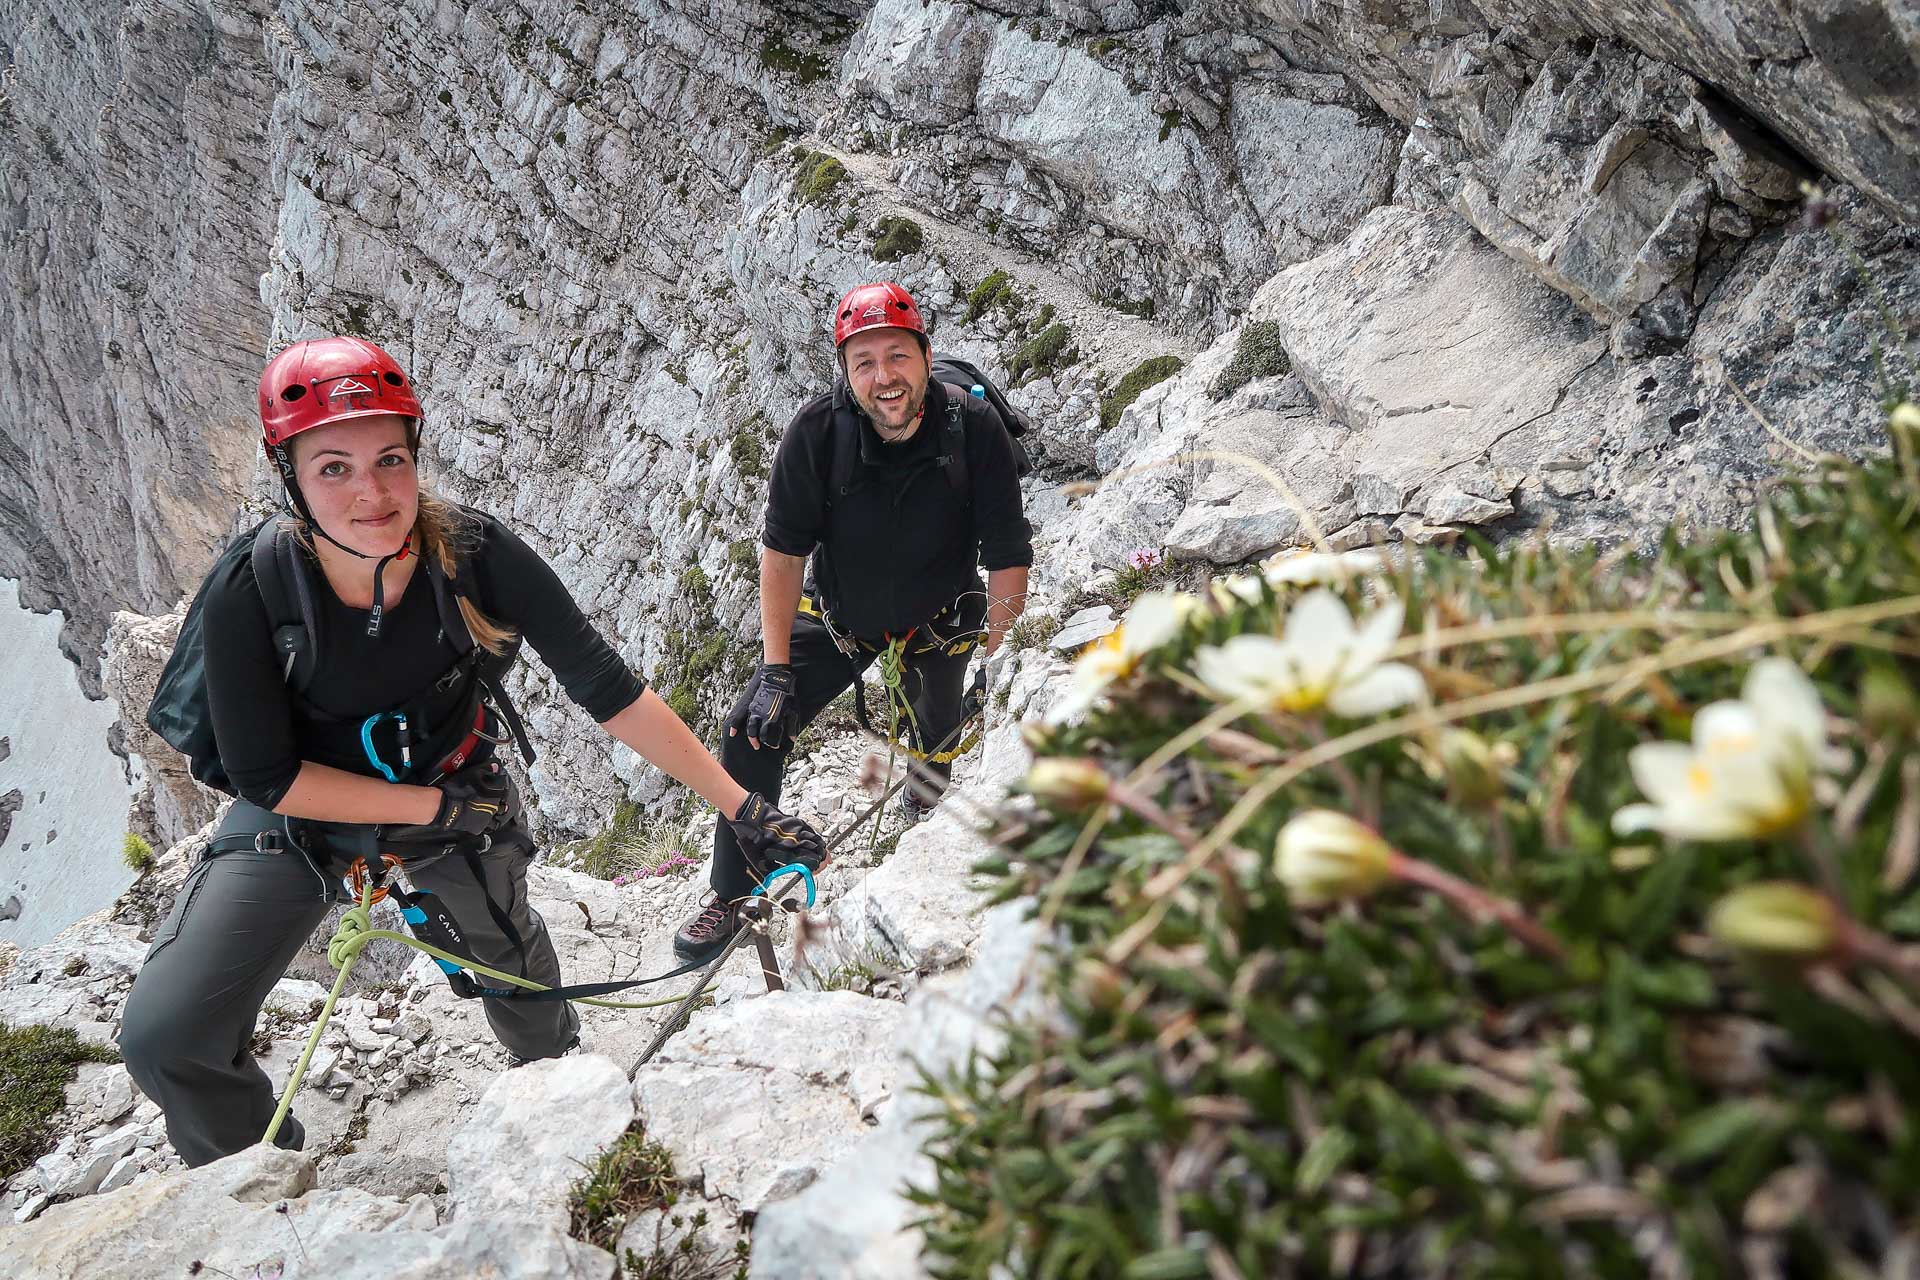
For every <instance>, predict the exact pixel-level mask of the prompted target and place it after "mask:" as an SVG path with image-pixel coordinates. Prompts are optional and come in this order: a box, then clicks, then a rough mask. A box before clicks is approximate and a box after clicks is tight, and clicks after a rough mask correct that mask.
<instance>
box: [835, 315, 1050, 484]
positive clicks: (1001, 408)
mask: <svg viewBox="0 0 1920 1280" xmlns="http://www.w3.org/2000/svg"><path fill="white" fill-rule="evenodd" d="M927 380H928V381H929V382H938V383H942V384H943V385H944V386H945V387H946V392H947V421H946V425H945V427H944V429H943V430H944V435H945V439H944V440H943V441H942V443H941V452H940V466H941V468H942V469H943V470H945V471H946V473H947V483H949V484H950V485H952V486H953V491H954V492H955V493H957V494H959V495H960V497H961V499H962V500H963V501H971V499H972V496H973V495H972V490H971V488H970V486H969V483H968V482H969V480H970V477H969V475H968V472H967V430H966V422H965V418H964V412H963V410H962V408H961V403H960V402H961V399H962V398H963V397H964V396H967V395H969V394H971V395H972V396H974V397H975V398H976V399H978V400H980V401H982V402H983V403H985V404H986V406H987V407H988V408H990V409H992V410H993V413H994V416H995V417H996V418H998V419H999V421H1000V425H1001V427H1002V428H1004V429H1005V431H1006V433H1007V443H1008V444H1010V445H1012V446H1013V474H1014V478H1015V479H1019V478H1020V477H1022V476H1025V475H1027V474H1028V473H1029V472H1031V471H1032V470H1033V459H1032V458H1030V457H1029V456H1028V455H1027V448H1026V446H1025V445H1023V444H1021V443H1020V437H1021V436H1024V435H1026V434H1027V432H1029V431H1031V430H1033V419H1032V418H1030V417H1028V416H1027V415H1026V414H1024V413H1022V412H1021V411H1020V410H1018V409H1016V408H1014V407H1013V405H1012V403H1011V402H1010V401H1008V399H1007V394H1006V392H1004V391H1002V390H1001V389H1000V388H999V387H998V386H996V385H995V384H994V381H993V379H991V378H989V377H987V375H986V374H985V373H983V372H981V370H980V366H978V365H976V364H974V363H973V362H972V361H971V360H963V359H961V358H960V357H959V356H948V355H941V354H939V353H938V352H935V353H934V355H933V371H932V372H931V373H930V374H929V375H928V378H927ZM833 408H834V416H835V418H836V419H837V418H838V417H839V414H840V413H841V411H843V410H845V411H847V412H853V413H857V412H858V410H857V408H856V407H855V406H854V404H853V395H852V393H851V392H850V391H849V390H848V388H847V384H846V381H845V380H844V379H842V380H839V381H836V382H835V384H834V388H833ZM834 435H835V441H834V451H833V463H832V469H831V471H830V473H829V475H828V477H827V505H828V506H829V507H831V506H832V505H833V503H834V502H835V500H837V499H839V498H844V497H846V496H847V491H848V490H849V489H851V488H852V487H853V471H854V467H855V466H856V465H857V464H858V462H859V457H860V453H859V450H858V449H857V448H842V447H841V446H842V445H843V444H845V443H846V442H845V441H843V440H841V439H839V438H838V437H839V435H840V433H839V432H838V431H836V432H835V433H834Z"/></svg>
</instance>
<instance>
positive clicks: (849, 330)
mask: <svg viewBox="0 0 1920 1280" xmlns="http://www.w3.org/2000/svg"><path fill="white" fill-rule="evenodd" d="M833 341H834V346H835V348H836V350H837V353H838V357H839V363H840V372H841V375H842V376H841V378H839V379H836V381H835V385H834V388H833V390H832V391H831V392H829V393H827V394H824V395H820V396H816V397H815V398H814V399H812V400H810V401H808V402H807V403H806V404H804V405H802V406H801V407H800V410H799V412H798V413H796V414H795V415H794V416H793V420H792V421H791V422H789V423H788V424H787V429H786V434H785V436H784V437H782V439H781V441H780V448H779V449H778V451H777V452H776V453H775V454H774V459H773V474H772V477H771V478H770V479H769V481H768V484H767V515H766V527H765V531H764V532H763V533H762V535H761V543H762V547H761V551H760V644H761V662H760V666H759V669H758V670H757V671H756V672H755V673H754V676H753V679H752V680H751V681H750V682H749V683H748V685H747V688H746V691H745V692H744V693H743V694H742V695H741V697H740V700H739V701H738V702H737V703H735V704H734V708H733V712H732V714H731V715H729V716H728V717H727V732H726V737H725V739H724V740H723V741H722V743H721V748H720V763H721V764H722V765H723V766H724V767H725V768H726V770H727V772H728V773H729V774H731V775H732V776H733V778H734V779H735V780H737V781H738V782H739V783H740V784H741V785H742V786H743V787H746V788H748V789H749V790H752V791H756V792H758V793H759V794H760V795H763V796H765V797H766V798H767V801H768V802H769V803H778V802H779V799H780V782H781V774H782V772H783V771H784V769H785V766H786V759H787V754H788V752H790V751H791V750H792V746H793V735H794V734H795V733H797V732H799V730H800V729H801V728H802V727H803V726H804V725H806V724H807V723H808V722H809V721H811V720H812V719H813V718H814V717H815V716H816V715H818V714H819V713H820V711H821V710H822V708H824V707H825V706H826V705H827V704H828V703H829V702H831V701H832V700H833V699H834V698H836V697H838V696H839V695H840V693H841V692H842V691H844V690H845V689H846V688H847V687H848V686H849V685H852V684H853V683H854V682H855V681H856V680H858V679H859V678H860V675H861V673H862V672H863V671H864V670H865V669H866V668H867V667H868V666H869V665H870V664H872V663H873V662H874V660H875V659H876V658H882V656H883V655H885V659H884V663H885V668H886V670H887V671H888V672H890V673H892V672H896V671H897V673H898V681H897V685H898V687H897V688H895V687H892V686H893V683H894V682H893V681H891V680H890V681H889V688H888V692H887V696H888V698H889V700H890V707H891V708H892V709H893V710H894V711H895V712H896V713H897V715H898V719H899V721H900V722H901V727H902V731H903V733H904V734H905V735H906V739H907V742H908V745H909V747H910V749H914V750H916V751H917V753H918V754H919V755H921V756H925V757H928V758H926V759H924V760H923V761H922V762H921V763H922V764H923V765H924V769H925V772H924V773H923V774H920V776H919V777H916V779H915V780H914V781H913V782H910V783H909V784H908V786H907V787H906V788H905V789H904V790H903V792H902V794H901V808H902V811H903V812H904V813H905V814H906V816H907V817H908V818H909V819H910V820H912V821H916V822H917V821H919V819H920V818H922V817H924V816H925V815H926V813H927V812H928V811H930V810H931V809H932V808H933V806H934V805H936V804H938V803H939V796H940V793H941V792H942V791H943V790H944V789H945V785H946V779H947V777H948V775H949V773H950V772H951V763H950V760H949V759H941V758H935V757H938V756H940V755H942V754H945V753H944V751H942V750H938V749H939V748H941V746H942V744H943V743H945V742H946V740H947V739H948V738H949V737H950V736H951V735H952V734H953V733H954V731H955V730H957V729H958V727H959V726H960V725H961V724H962V723H963V722H964V721H965V720H966V718H967V717H968V716H969V715H970V714H971V713H972V712H973V711H975V710H978V709H979V707H980V706H981V705H982V704H983V703H984V702H985V696H986V665H985V663H982V664H981V665H980V666H979V667H978V668H976V670H975V673H974V678H973V680H972V682H971V684H969V683H968V682H967V681H966V670H967V664H968V661H969V658H970V656H971V654H972V653H973V651H974V650H975V648H976V647H977V646H978V644H979V642H980V638H981V630H982V625H983V623H984V626H985V650H986V654H987V655H988V657H989V658H991V656H992V655H993V653H994V651H995V650H997V649H998V648H999V647H1000V643H1001V641H1002V640H1003V639H1004V638H1005V636H1006V632H1007V628H1008V627H1009V626H1011V625H1012V623H1013V621H1014V619H1016V618H1018V617H1019V616H1020V611H1021V609H1022V608H1023V607H1024V606H1025V603H1026V594H1027V570H1028V568H1029V566H1031V565H1032V563H1033V541H1032V530H1031V528H1030V526H1029V525H1028V524H1027V520H1026V516H1025V515H1024V514H1023V513H1022V510H1021V505H1020V488H1019V484H1018V473H1017V470H1016V466H1015V461H1014V443H1013V441H1012V440H1011V439H1010V438H1009V436H1008V434H1007V430H1006V428H1005V426H1004V425H1003V424H1002V422H1001V420H1000V417H999V415H998V414H997V413H996V412H995V411H994V409H993V408H992V406H991V405H989V404H988V403H987V401H986V400H984V399H982V398H980V397H978V396H976V395H969V394H967V391H966V389H964V388H956V387H953V386H951V385H948V384H945V383H942V382H940V381H939V380H937V379H935V378H933V377H931V373H932V349H931V347H930V346H929V344H928V342H927V331H926V326H925V325H924V324H923V323H922V322H921V319H920V308H919V307H918V306H917V305H916V304H915V303H914V300H913V298H912V297H911V296H910V295H909V294H908V293H907V291H906V290H905V289H902V288H901V287H900V286H899V285H897V284H891V283H886V284H863V285H860V286H858V287H857V288H854V289H851V290H849V291H848V292H847V294H846V296H845V297H843V298H841V299H840V303H839V305H838V306H836V307H835V308H834V325H833ZM809 555H811V556H812V557H813V572H812V575H811V577H809V575H808V574H807V558H808V556H809ZM979 567H984V568H985V569H986V571H987V583H986V588H985V590H984V591H983V590H982V589H981V584H980V577H979V571H978V570H979ZM963 687H964V691H963ZM916 772H917V773H918V769H916ZM923 785H924V790H921V789H920V788H922V787H923ZM773 869H774V868H773V867H772V866H760V865H759V864H758V861H757V860H756V857H755V856H754V855H753V854H750V853H749V852H748V851H747V850H745V849H743V848H742V846H741V842H740V841H739V840H738V839H737V838H736V837H735V836H734V834H733V831H732V829H731V828H730V827H729V826H728V825H727V824H726V823H721V824H720V825H719V827H718V828H717V829H716V830H715V832H714V839H713V876H712V881H711V886H712V890H713V892H712V894H711V895H710V896H709V897H708V899H707V901H706V902H705V903H704V904H703V905H702V907H701V909H700V911H699V912H698V914H696V915H695V916H694V917H693V919H691V920H689V921H688V922H687V923H686V925H685V926H684V927H682V928H681V930H680V932H679V933H678V934H677V935H675V937H674V940H673V947H674V951H675V953H676V954H678V955H679V956H681V957H682V958H683V959H686V960H689V961H693V960H701V959H704V958H706V957H708V956H711V955H713V954H714V953H715V952H716V951H718V950H719V949H720V948H721V947H724V946H725V945H726V944H727V942H728V941H729V940H730V939H731V938H732V937H733V935H734V934H735V933H736V932H737V931H738V930H739V928H740V914H739V910H738V904H739V902H740V900H741V899H743V898H744V897H746V896H747V895H748V894H749V893H751V892H752V890H753V887H754V886H755V885H756V884H758V883H759V881H760V879H761V878H762V877H763V876H765V875H766V874H767V873H768V872H770V871H772V870H773Z"/></svg>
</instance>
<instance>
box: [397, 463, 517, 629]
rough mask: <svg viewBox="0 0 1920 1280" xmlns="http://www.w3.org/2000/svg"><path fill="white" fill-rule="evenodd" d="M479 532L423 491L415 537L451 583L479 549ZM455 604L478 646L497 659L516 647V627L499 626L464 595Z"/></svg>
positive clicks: (463, 516) (463, 515) (461, 514)
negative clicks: (465, 560)
mask: <svg viewBox="0 0 1920 1280" xmlns="http://www.w3.org/2000/svg"><path fill="white" fill-rule="evenodd" d="M479 529H480V526H479V522H478V521H476V520H474V519H473V518H472V517H471V516H469V515H467V513H466V512H464V511H462V510H461V509H460V508H458V507H456V506H454V505H453V504H452V503H451V502H448V501H446V500H445V499H443V498H439V497H436V496H435V495H434V494H432V493H429V492H428V491H427V490H425V489H422V490H421V491H420V514H419V515H418V516H416V517H415V518H414V522H413V535H414V537H415V538H416V539H417V540H418V543H419V547H420V554H421V555H423V556H428V555H430V556H432V557H433V558H434V559H435V560H437V561H439V563H440V572H441V573H443V574H445V575H446V577H447V581H448V582H453V581H454V580H455V579H456V578H457V577H458V576H459V570H460V560H461V559H462V558H463V557H465V556H467V555H470V554H472V553H473V552H474V551H476V550H478V549H479V546H480V538H479ZM454 603H455V604H457V605H459V606H460V616H461V617H462V618H464V619H465V620H466V623H467V633H468V634H469V635H471V636H472V637H473V642H474V643H475V644H477V645H479V646H480V647H481V648H482V649H485V650H486V651H487V652H488V653H491V654H493V655H495V656H496V657H497V656H499V655H500V654H503V653H505V652H506V651H507V646H508V645H509V644H511V643H513V638H514V631H513V628H512V627H507V626H502V625H501V624H500V623H498V622H495V621H494V620H493V619H492V618H489V617H488V616H487V615H486V614H484V613H482V612H480V608H479V606H478V605H476V604H474V603H473V601H472V600H470V599H468V598H467V597H466V596H464V595H460V594H457V593H456V594H455V596H454Z"/></svg>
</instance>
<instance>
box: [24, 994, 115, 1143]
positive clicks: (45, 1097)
mask: <svg viewBox="0 0 1920 1280" xmlns="http://www.w3.org/2000/svg"><path fill="white" fill-rule="evenodd" d="M118 1061H120V1055H119V1054H117V1053H115V1052H114V1051H113V1050H111V1049H108V1048H105V1047H103V1046H100V1045H92V1044H87V1043H85V1042H84V1041H82V1040H81V1039H80V1037H79V1036H77V1035H75V1034H74V1032H73V1029H72V1028H71V1027H39V1026H34V1027H10V1026H7V1025H6V1024H5V1023H0V1181H5V1180H6V1179H8V1178H11V1177H12V1176H13V1175H14V1174H16V1173H18V1172H20V1171H21V1170H22V1169H24V1168H26V1167H27V1166H28V1165H30V1164H32V1163H33V1162H34V1161H35V1160H38V1159H39V1158H40V1157H41V1156H43V1155H45V1154H46V1152H47V1149H48V1148H49V1147H50V1146H52V1145H53V1138H52V1135H51V1133H49V1131H48V1130H49V1126H50V1125H51V1124H52V1123H53V1118H54V1117H55V1116H57V1115H59V1114H60V1108H61V1107H63V1106H65V1105H66V1100H67V1086H68V1085H69V1084H71V1083H72V1082H73V1078H74V1077H75V1076H76V1075H78V1074H79V1073H80V1064H81V1063H83V1062H118Z"/></svg>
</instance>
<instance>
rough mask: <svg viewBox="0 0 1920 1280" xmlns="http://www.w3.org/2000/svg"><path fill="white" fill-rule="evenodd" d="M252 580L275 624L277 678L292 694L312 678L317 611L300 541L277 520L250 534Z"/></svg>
mask: <svg viewBox="0 0 1920 1280" xmlns="http://www.w3.org/2000/svg"><path fill="white" fill-rule="evenodd" d="M251 560H252V563H253V580H254V582H255V584H256V585H258V587H259V589H260V599H261V602H262V603H263V604H265V605H266V608H267V621H268V622H270V623H271V624H272V625H273V648H274V652H275V653H276V654H277V655H278V656H279V660H280V675H281V678H282V679H284V680H285V681H286V682H287V683H288V684H290V685H292V686H293V687H294V688H295V689H296V690H299V689H304V688H305V687H306V686H307V684H308V683H309V682H310V681H311V680H312V679H313V672H314V667H315V665H316V659H317V657H318V654H319V651H320V617H319V609H318V608H316V607H315V603H314V595H313V579H312V576H311V574H310V573H309V572H308V569H307V559H306V556H305V555H303V554H302V553H301V550H300V543H299V540H298V539H296V538H295V537H294V536H293V532H292V530H290V529H288V528H286V526H285V525H283V524H282V523H281V521H280V519H279V518H278V517H270V518H269V519H268V520H266V521H265V522H264V523H263V524H261V526H260V527H259V528H258V529H256V530H254V534H253V551H252V554H251Z"/></svg>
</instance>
